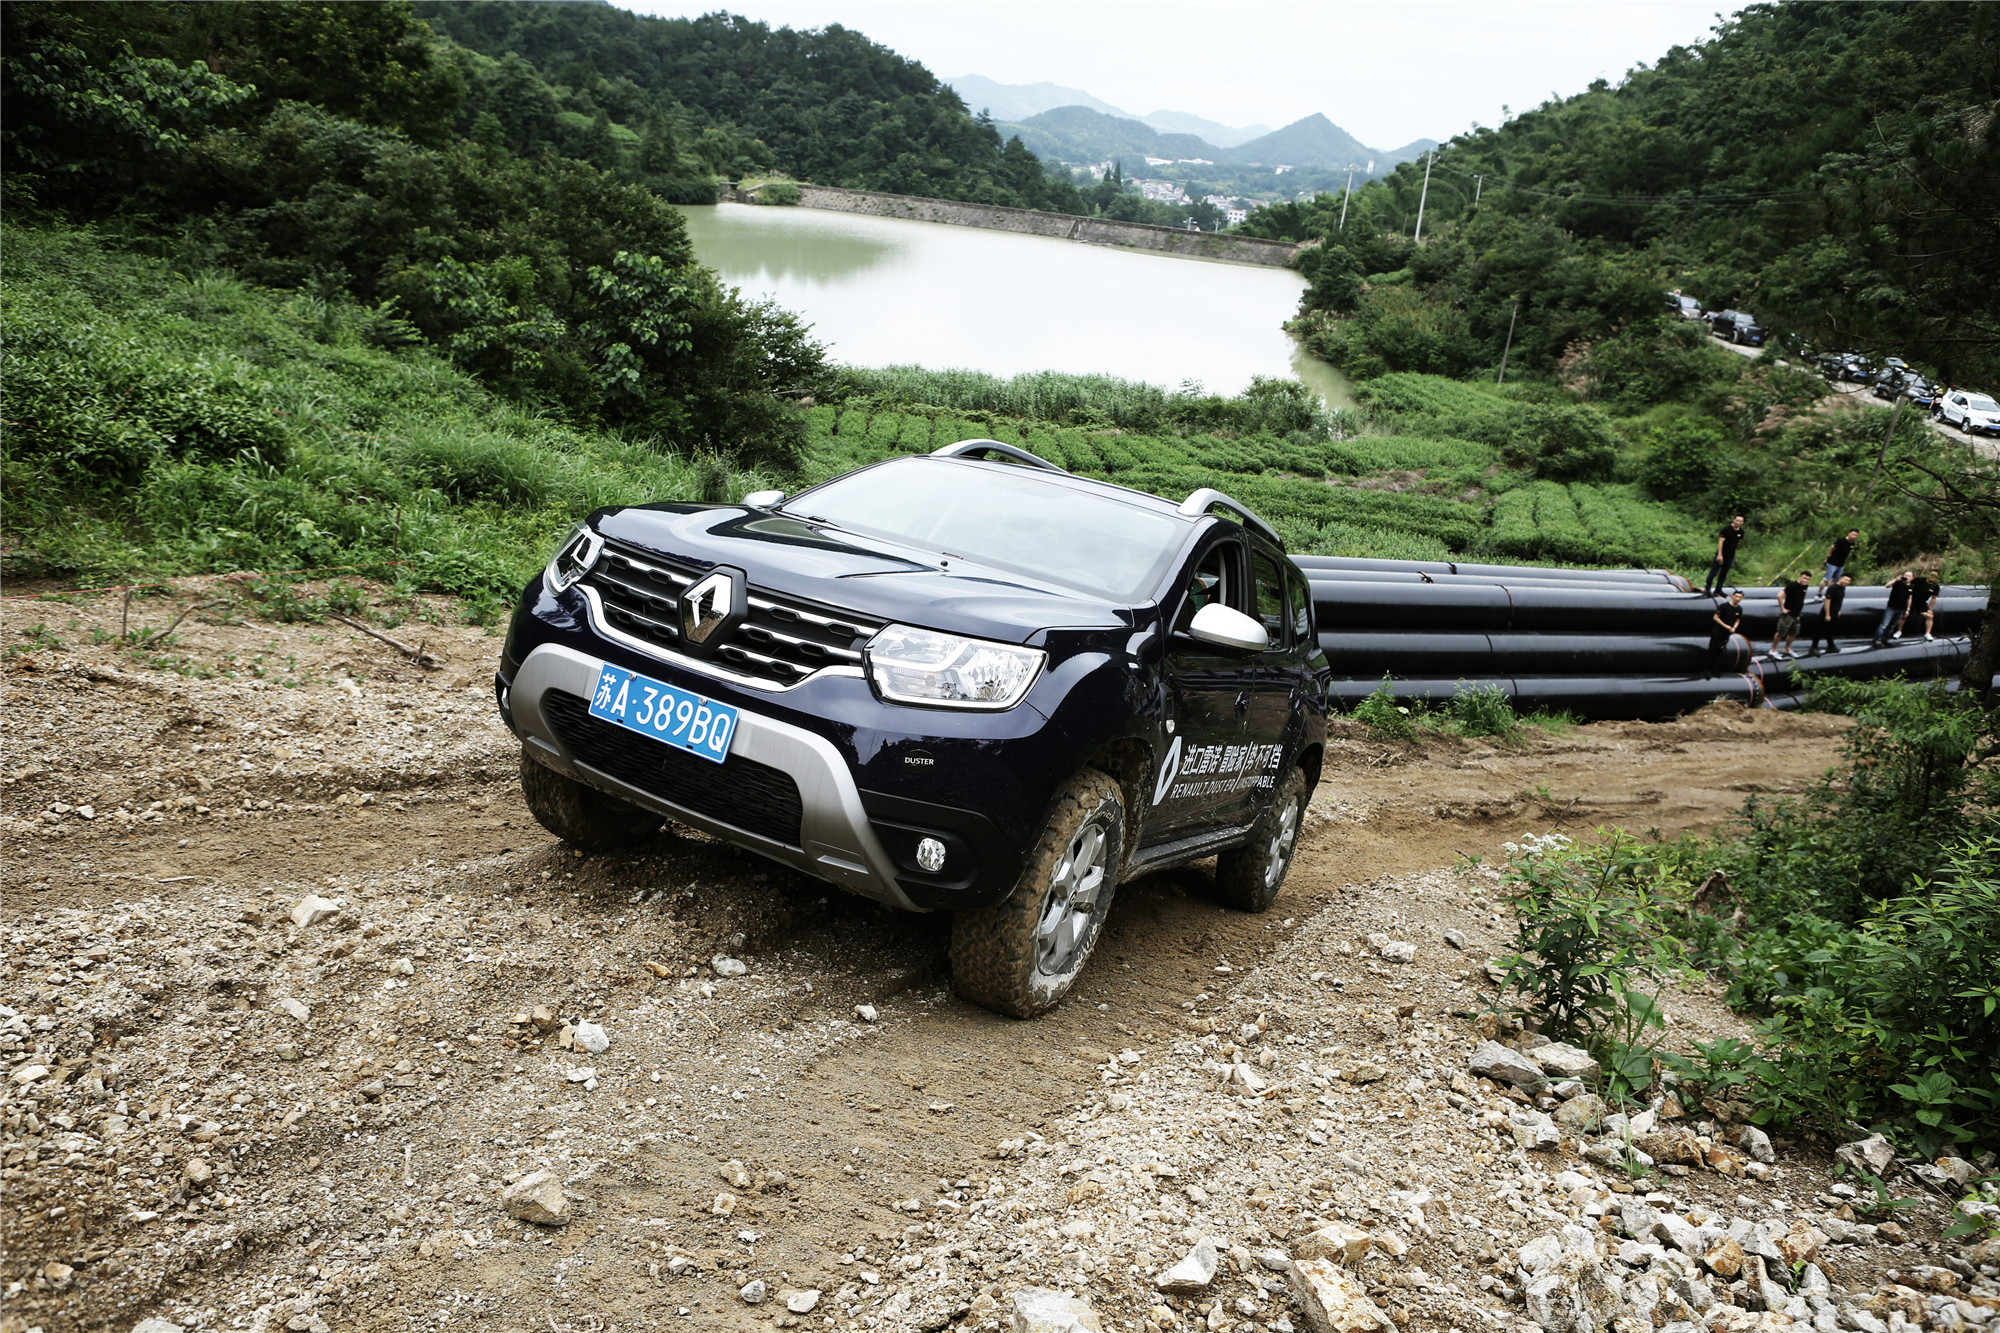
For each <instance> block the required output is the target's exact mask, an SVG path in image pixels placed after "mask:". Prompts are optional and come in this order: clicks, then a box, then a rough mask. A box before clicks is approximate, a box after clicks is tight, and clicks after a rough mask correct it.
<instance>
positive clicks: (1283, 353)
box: [683, 204, 1354, 407]
mask: <svg viewBox="0 0 2000 1333" xmlns="http://www.w3.org/2000/svg"><path fill="white" fill-rule="evenodd" d="M683 212H684V213H685V214H686V215H687V220H688V234H689V236H690V237H691V238H692V239H693V241H694V248H695V254H696V255H697V256H698V257H699V258H700V259H701V261H702V262H703V263H704V264H707V265H709V266H710V267H711V268H714V269H715V270H716V271H717V272H718V273H720V274H721V275H722V277H723V279H724V280H725V281H727V282H730V283H732V284H734V285H736V286H739V287H741V288H742V289H743V291H744V294H745V295H749V296H766V295H768V296H771V297H774V298H776V300H777V301H778V303H779V304H781V305H783V306H785V307H786V308H788V309H791V310H796V311H798V312H800V313H801V314H803V315H804V316H805V318H806V319H807V320H809V321H810V322H811V323H812V325H813V332H814V336H816V337H817V338H819V339H820V340H821V341H823V342H825V343H827V344H829V345H830V347H831V349H832V354H833V356H834V358H835V359H836V360H840V361H844V362H847V363H848V364H850V365H857V366H888V365H900V364H914V365H920V366H928V367H931V368H933V369H940V370H942V369H949V368H965V369H970V370H983V371H986V372H987V373H989V374H993V375H1016V374H1019V373H1021V372H1022V371H1029V370H1060V371H1066V372H1069V373H1072V374H1103V375H1116V376H1119V377H1120V378H1123V379H1130V380H1142V381H1145V382H1147V383H1151V384H1159V385H1164V386H1166V387H1168V388H1175V387H1178V386H1179V385H1181V384H1182V383H1185V382H1191V383H1194V384H1199V385H1200V386H1202V387H1203V388H1204V389H1206V390H1207V391H1209V392H1212V393H1235V392H1237V391H1238V390H1240V389H1242V388H1244V387H1245V386H1246V385H1248V384H1249V383H1250V377H1251V376H1253V375H1271V376H1285V375H1295V376H1297V377H1298V378H1300V379H1302V380H1304V381H1305V383H1306V384H1308V385H1309V386H1311V387H1312V388H1313V389H1314V390H1315V391H1316V392H1317V393H1319V395H1320V396H1321V397H1322V398H1324V399H1325V400H1326V401H1327V403H1328V404H1329V405H1331V406H1335V407H1351V406H1353V403H1354V399H1353V394H1352V389H1351V386H1350V385H1349V384H1348V382H1347V379H1346V377H1345V376H1343V375H1342V374H1341V373H1340V372H1339V371H1337V370H1335V369H1334V368H1333V367H1332V366H1329V365H1327V364H1326V363H1325V362H1323V361H1321V360H1319V359H1318V358H1316V357H1312V356H1308V355H1307V354H1306V353H1305V352H1303V351H1301V350H1300V349H1299V347H1298V345H1297V344H1296V343H1294V342H1293V341H1292V340H1291V338H1290V337H1288V336H1287V335H1286V334H1285V332H1284V330H1283V328H1282V327H1281V326H1282V325H1283V323H1284V321H1285V320H1287V319H1289V318H1291V316H1292V315H1293V314H1294V313H1296V311H1297V309H1298V300H1299V292H1300V291H1301V290H1302V289H1303V287H1304V282H1303V280H1302V279H1301V278H1300V277H1299V276H1298V274H1296V273H1293V272H1291V271H1290V270H1287V269H1278V268H1259V267H1253V266H1251V265H1247V264H1224V263H1214V262H1209V261H1206V260H1199V259H1183V258H1179V257H1176V256H1171V255H1156V254H1146V253H1141V252H1137V251H1131V250H1123V249H1116V248H1113V247H1110V246H1099V245H1082V244H1079V243H1077V242H1075V241H1063V240H1056V239H1053V238H1050V237H1043V236H1020V235H1016V234H1015V233H1013V232H1003V231H987V230H984V229H982V228H978V227H956V226H948V225H945V224H942V223H933V222H906V221H902V220H900V219H896V218H877V217H867V216H862V215H859V214H853V213H834V212H826V211H822V210H819V209H809V208H762V207H755V206H750V205H743V204H719V205H717V206H716V207H714V208H689V209H684V210H683Z"/></svg>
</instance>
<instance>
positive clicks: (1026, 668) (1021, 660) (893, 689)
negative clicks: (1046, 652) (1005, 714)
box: [868, 625, 1042, 709]
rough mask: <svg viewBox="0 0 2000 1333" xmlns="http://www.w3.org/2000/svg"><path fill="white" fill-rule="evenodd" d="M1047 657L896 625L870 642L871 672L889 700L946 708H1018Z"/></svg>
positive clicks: (1010, 646) (1030, 650) (1008, 645)
mask: <svg viewBox="0 0 2000 1333" xmlns="http://www.w3.org/2000/svg"><path fill="white" fill-rule="evenodd" d="M1041 669H1042V654H1041V652H1040V650H1038V649H1034V648H1021V647H1017V646H1015V645H1014V644H1011V643H989V642H988V641H987V640H985V639H967V638H962V637H960V636H959V635H956V634H939V633H938V632H937V631H935V630H928V629H915V628H913V627H911V626H909V625H891V626H889V627H888V628H886V629H884V630H883V631H882V632H881V633H879V634H877V635H876V636H875V637H874V638H872V639H870V640H869V641H868V672H869V675H870V676H872V677H873V678H874V681H875V688H876V689H877V690H878V691H880V692H881V695H882V697H883V698H884V699H888V700H890V701H892V702H894V703H899V704H930V705H933V706H941V707H945V708H991V709H1000V708H1012V707H1013V706H1014V705H1015V704H1017V703H1019V702H1021V698H1022V696H1023V695H1025V694H1027V692H1028V687H1029V686H1030V685H1032V684H1034V683H1035V676H1036V675H1037V674H1038V673H1039V672H1040V671H1041Z"/></svg>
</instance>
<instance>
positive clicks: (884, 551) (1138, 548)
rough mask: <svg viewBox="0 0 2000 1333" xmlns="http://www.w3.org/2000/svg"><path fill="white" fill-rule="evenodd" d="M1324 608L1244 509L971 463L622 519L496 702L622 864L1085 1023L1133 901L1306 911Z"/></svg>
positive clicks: (544, 807)
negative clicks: (1104, 933)
mask: <svg viewBox="0 0 2000 1333" xmlns="http://www.w3.org/2000/svg"><path fill="white" fill-rule="evenodd" d="M1328 678H1329V668H1328V666H1327V660H1326V657H1325V655H1324V654H1323V653H1322V652H1321V650H1320V647H1319V641H1318V638H1317V636H1316V634H1315V631H1314V627H1313V612H1312V593H1311V588H1310V585H1309V584H1308V583H1307V581H1306V577H1305V575H1304V574H1303V573H1301V572H1300V570H1299V568H1298V566H1297V565H1295V564H1293V563H1292V561H1291V560H1290V559H1289V558H1288V557H1287V556H1286V554H1285V549H1284V544H1283V542H1282V541H1281V540H1280V538H1279V537H1278V535H1277V533H1276V532H1275V531H1274V530H1273V529H1272V528H1271V526H1270V525H1269V524H1267V523H1266V522H1264V520H1263V519H1261V518H1259V517H1258V516H1257V515H1255V514H1254V513H1252V512H1251V511H1249V510H1248V509H1246V508H1244V507H1243V506H1242V505H1240V504H1238V503H1237V502H1236V501H1234V500H1231V499H1230V498H1229V497H1228V496H1226V495H1223V494H1221V493H1220V492H1218V491H1213V490H1206V489H1204V490H1198V491H1196V492H1194V493H1193V494H1192V495H1190V496H1188V497H1187V499H1186V500H1184V501H1181V502H1180V503H1178V504H1176V503H1175V502H1173V501H1171V500H1163V499H1161V498H1159V497H1158V496H1153V495H1147V494H1143V493H1141V492H1139V491H1132V490H1127V489H1125V488H1124V487H1122V486H1114V485H1112V484H1110V483H1108V482H1102V481H1092V480H1088V479H1086V478H1083V477H1077V476H1072V475H1071V474H1069V473H1068V472H1065V471H1064V470H1063V469H1061V468H1059V467H1056V466H1055V465H1054V464H1052V463H1048V462H1045V461H1043V460H1042V459H1040V458H1037V457H1036V456H1035V455H1033V454H1031V453H1029V452H1027V451H1026V450H1023V449H1020V448H1017V447H1015V446H1012V445H1007V444H1002V443H999V442H997V441H993V440H965V441H961V442H959V443H957V444H953V445H947V446H945V447H944V448H942V449H940V450H938V451H937V452H936V453H934V454H930V455H924V456H918V457H905V458H895V459H890V460H888V461H886V462H881V463H875V464H872V465H870V466H867V467H863V468H860V469H857V470H856V471H853V472H848V473H845V474H843V475H841V476H837V477H834V478H832V479H831V480H829V481H825V482H822V483H820V484H819V485H817V486H814V487H812V488H810V489H808V490H806V491H803V492H801V493H800V494H798V495H797V496H794V497H792V498H791V499H789V500H788V499H786V498H785V495H784V493H783V492H780V491H763V492H758V493H755V494H752V495H749V496H746V497H745V498H744V500H743V502H742V503H741V504H721V505H717V504H651V505H633V506H617V507H612V508H607V509H600V510H598V511H596V512H595V513H593V514H592V515H591V516H590V518H589V520H588V521H587V522H585V523H583V524H581V525H579V526H578V527H577V528H576V529H575V530H574V531H573V532H571V533H570V535H569V536H568V537H566V538H564V540H563V542H562V544H561V545H560V546H559V547H557V549H556V554H555V555H554V557H553V558H552V559H551V560H550V561H549V564H548V568H547V569H545V570H544V571H543V572H542V573H541V574H540V575H538V576H536V578H535V579H534V580H533V581H532V582H530V583H529V584H528V586H527V588H526V590H525V591H524V592H523V593H522V596H521V601H520V604H519V606H518V607H517V608H516V610H515V613H514V619H513V624H512V626H511V627H510V629H509V630H508V634H507V640H506V647H505V648H504V650H503V652H502V656H501V662H500V668H499V671H498V673H497V676H496V678H495V681H494V687H495V692H496V697H497V699H498V702H499V706H500V712H501V715H502V716H503V717H504V719H505V720H506V722H507V725H508V726H509V727H510V728H511V729H512V730H513V731H514V733H515V735H516V736H517V737H519V739H520V741H521V789H522V794H523V796H524V797H525V798H526V801H527V805H528V808H529V810H530V811H531V812H533V814H534V816H535V818H536V819H537V820H539V821H540V822H541V824H542V826H543V827H544V828H546V829H548V830H549V831H550V832H551V833H554V834H555V835H556V836H558V837H560V838H563V839H565V840H567V841H569V842H571V843H573V844H575V845H576V846H578V847H580V848H584V849H588V850H602V849H607V848H611V847H615V846H621V845H626V844H630V843H635V842H638V841H641V840H643V839H645V838H647V837H649V836H651V834H652V833H653V832H654V831H655V830H656V829H658V828H659V826H660V824H661V823H662V821H663V820H666V819H673V820H676V821H678V822H680V823H683V824H688V825H692V826H694V827H696V828H699V829H703V830H706V831H707V832H709V833H711V834H713V835H715V836H716V837H718V838H721V839H723V840H725V841H727V842H731V843H734V844H736V845H737V846H739V847H744V848H747V849H749V850H751V851H754V852H757V853H759V854H760V855H762V856H766V857H769V858H770V859H771V860H774V861H778V862H781V863H783V864H785V865H787V866H791V867H793V868H794V869H796V870H800V871H803V872H805V873H806V874H809V875H814V876H817V877H819V878H821V879H824V880H829V881H831V882H832V883H834V884H836V885H838V886H840V887H841V888H844V889H847V890H849V891H851V892H854V893H857V894H859V895H861V896H863V897H867V898H872V899H874V900H876V901H878V902H881V903H884V904H886V905H889V906H891V907H896V908H901V909H903V910H906V911H945V912H951V913H954V919H953V923H952V943H951V960H952V976H953V981H954V984H955V985H956V986H957V988H958V990H959V993H960V994H962V995H964V996H965V997H966V998H967V999H970V1000H972V1001H974V1002H976V1003H978V1004H981V1005H984V1006H986V1007H987V1008H989V1009H994V1010H997V1011H999V1012H1001V1013H1006V1014H1013V1015H1016V1016H1018V1017H1024V1018H1025V1017H1030V1016H1033V1015H1035V1014H1039V1013H1042V1012H1045V1011H1046V1010H1048V1009H1050V1008H1052V1007H1054V1006H1055V1004H1056V1003H1057V1002H1058V1001H1060V1000H1061V999H1062V997H1063V996H1064V995H1065V994H1066V993H1067V992H1068V991H1069V989H1070V987H1071V985H1072V983H1073V982H1074V981H1075V980H1076V977H1077V974H1078V973H1079V972H1080V971H1081V970H1082V968H1083V966H1084V963H1085V961H1086V960H1087V959H1088V958H1089V957H1090V953H1091V950H1092V948H1093V947H1094V946H1095V944H1096V943H1097V939H1098V935H1099V932H1100V931H1101V930H1102V928H1103V924H1104V919H1105V915H1106V913H1107V911H1108V910H1109V908H1110V905H1111V898H1112V892H1113V890H1114V889H1115V888H1116V886H1117V885H1118V884H1120V883H1122V882H1123V881H1125V880H1128V879H1131V878H1133V877H1135V876H1137V875H1142V874H1147V873H1150V872H1152V871H1155V870H1162V869H1166V868H1168V867H1171V866H1178V865H1184V864H1186V863H1187V862H1190V861H1195V860H1200V859H1202V858H1204V857H1210V856H1213V857H1215V858H1216V870H1215V878H1214V881H1213V884H1214V892H1215V894H1216V896H1217V897H1218V898H1219V899H1220V900H1221V901H1222V902H1223V903H1225V904H1226V905H1228V906H1232V907H1236V908H1240V909H1242V910H1245V911H1252V912H1261V911H1263V910H1264V909H1266V908H1267V907H1269V906H1270V905H1271V901H1272V899H1273V898H1275V897H1276V896H1277V894H1278V890H1279V889H1280V887H1281V886H1282V885H1283V884H1284V881H1285V874H1286V871H1287V870H1288V868H1289V867H1290V865H1291V860H1292V854H1293V851H1294V849H1295V848H1296V846H1297V840H1298V836H1299V832H1300V827H1301V823H1302V821H1303V819H1304V815H1305V808H1306V801H1307V799H1308V797H1309V796H1310V795H1311V792H1312V789H1313V784H1314V783H1315V782H1316V781H1317V780H1318V777H1319V771H1320V763H1321V759H1322V756H1323V755H1324V753H1325V749H1326V712H1327V689H1328Z"/></svg>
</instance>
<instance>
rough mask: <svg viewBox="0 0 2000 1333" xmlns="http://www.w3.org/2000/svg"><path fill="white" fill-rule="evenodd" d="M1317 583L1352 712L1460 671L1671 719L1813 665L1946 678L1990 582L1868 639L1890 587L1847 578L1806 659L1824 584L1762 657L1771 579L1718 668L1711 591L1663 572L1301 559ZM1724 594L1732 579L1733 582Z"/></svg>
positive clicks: (1526, 693) (1762, 701)
mask: <svg viewBox="0 0 2000 1333" xmlns="http://www.w3.org/2000/svg"><path fill="white" fill-rule="evenodd" d="M1297 560H1298V564H1299V567H1300V568H1301V569H1303V570H1304V571H1305V573H1306V577H1307V578H1308V579H1309V580H1310V581H1311V583H1312V596H1313V609H1314V614H1315V617H1316V619H1317V622H1318V625H1319V641H1320V645H1321V647H1323V648H1324V649H1325V650H1326V655H1327V660H1328V662H1329V663H1330V664H1331V666H1332V669H1333V694H1334V697H1335V699H1336V700H1337V701H1338V702H1339V703H1340V705H1341V706H1342V707H1345V708H1351V707H1353V706H1354V705H1355V704H1356V703H1358V702H1359V701H1360V700H1362V699H1363V698H1366V697H1367V696H1368V695H1369V694H1372V693H1373V692H1374V691H1375V690H1376V689H1378V688H1379V687H1380V686H1381V684H1382V677H1383V676H1384V675H1385V674H1386V675H1388V676H1389V677H1391V684H1392V687H1393V689H1394V690H1395V694H1396V698H1397V701H1398V702H1399V703H1405V704H1409V703H1422V702H1428V703H1432V704H1441V703H1443V702H1444V701H1446V700H1448V699H1449V698H1451V696H1452V695H1453V694H1454V693H1456V692H1457V689H1458V686H1459V682H1461V681H1465V682H1470V683H1472V684H1475V685H1497V686H1499V687H1500V688H1501V689H1502V690H1503V691H1505V692H1506V693H1507V695H1508V696H1509V697H1510V698H1511V699H1513V701H1514V706H1515V708H1516V709H1517V710H1519V711H1521V712H1532V711H1534V710H1535V709H1538V708H1545V709H1549V710H1566V711H1568V712H1571V713H1575V714H1577V715H1578V716H1580V717H1586V718H1630V719H1651V718H1661V717H1671V716H1674V715H1676V714H1679V713H1683V712H1687V711H1689V710H1690V709H1694V708H1699V707H1701V706H1702V705H1703V704H1705V703H1708V702H1709V701H1711V700H1714V699H1737V700H1740V701H1741V702H1743V703H1745V704H1750V705H1764V706H1769V707H1778V708H1785V707H1792V706H1795V705H1796V704H1797V703H1798V702H1799V701H1800V699H1801V698H1802V696H1803V693H1804V689H1805V686H1806V683H1807V680H1808V679H1809V678H1810V677H1811V676H1813V675H1816V674H1829V675H1840V676H1848V677H1854V678H1858V679H1860V678H1871V677H1879V676H1889V675H1895V674H1898V673H1901V674H1903V675H1905V676H1908V677H1910V678H1912V679H1918V678H1924V677H1932V676H1946V675H1955V674H1956V673H1957V672H1958V670H1959V668H1960V667H1961V666H1962V665H1963V664H1964V661H1965V657H1966V654H1967V652H1968V650H1969V648H1970V640H1971V635H1972V634H1973V632H1974V631H1975V630H1976V629H1977V628H1978V625H1979V620H1980V617H1981V616H1982V615H1984V614H1985V611H1986V589H1984V588H1981V587H1977V586H1970V587H1967V586H1952V587H1946V588H1945V589H1944V590H1943V591H1942V593H1940V595H1939V597H1938V599H1937V604H1936V610H1937V615H1936V619H1935V623H1934V624H1933V626H1932V634H1933V635H1934V638H1933V639H1932V640H1931V641H1929V642H1926V641H1924V639H1923V637H1922V629H1921V626H1920V625H1919V624H1918V622H1916V621H1912V622H1911V624H1910V626H1908V627H1906V630H1905V637H1904V638H1903V639H1901V640H1897V641H1892V642H1890V643H1889V644H1888V646H1886V647H1883V648H1875V647H1873V646H1872V645H1871V640H1872V638H1873V636H1874V633H1875V630H1876V626H1877V625H1878V623H1879V622H1880V620H1881V618H1882V612H1883V609H1884V608H1885V607H1886V605H1887V604H1888V597H1889V592H1888V589H1886V588H1880V587H1876V588H1864V587H1850V588H1849V589H1848V590H1847V598H1846V601H1845V603H1844V604H1843V606H1842V609H1841V615H1840V618H1839V619H1838V620H1837V621H1836V622H1835V625H1834V636H1835V642H1836V643H1837V645H1838V646H1839V648H1840V651H1839V652H1838V653H1826V652H1824V651H1822V652H1821V654H1820V655H1818V656H1808V655H1807V647H1808V644H1809V643H1810V636H1811V633H1812V631H1813V630H1814V629H1815V628H1817V621H1818V619H1819V598H1818V595H1817V592H1816V591H1815V593H1814V594H1813V595H1812V596H1811V597H1809V598H1808V600H1807V605H1806V615H1805V617H1804V620H1803V623H1802V628H1801V630H1800V633H1799V636H1798V638H1797V640H1796V641H1795V642H1794V644H1793V648H1794V650H1795V651H1796V652H1798V653H1799V654H1800V656H1799V657H1798V658H1797V659H1796V660H1790V659H1780V660H1776V661H1770V660H1761V659H1759V657H1758V656H1757V654H1759V653H1761V652H1764V651H1766V650H1768V649H1769V648H1770V646H1771V635H1772V633H1773V632H1774V631H1775V630H1776V629H1777V623H1778V589H1776V588H1744V589H1742V592H1743V594H1744V597H1743V625H1742V630H1741V632H1740V633H1739V634H1737V635H1736V636H1735V637H1734V638H1733V639H1732V640H1731V641H1730V643H1729V645H1728V647H1727V648H1726V649H1725V650H1724V652H1723V654H1722V659H1721V661H1720V662H1719V663H1718V664H1716V666H1715V667H1714V670H1713V673H1712V674H1711V672H1710V670H1709V667H1708V661H1707V659H1708V636H1709V630H1710V628H1711V626H1712V617H1713V616H1714V614H1715V608H1716V607H1717V605H1718V604H1719V599H1717V598H1715V597H1710V596H1705V595H1703V594H1702V593H1700V592H1699V591H1696V590H1695V589H1693V588H1691V587H1690V586H1689V584H1688V581H1687V580H1686V579H1684V578H1681V577H1680V576H1679V575H1677V574H1672V573H1669V572H1668V571H1666V570H1661V569H1545V568H1538V567H1533V566H1525V565H1484V564H1457V563H1447V562H1430V561H1415V560H1369V559H1361V558H1354V557H1342V556H1299V557H1297ZM1732 591H1733V589H1732Z"/></svg>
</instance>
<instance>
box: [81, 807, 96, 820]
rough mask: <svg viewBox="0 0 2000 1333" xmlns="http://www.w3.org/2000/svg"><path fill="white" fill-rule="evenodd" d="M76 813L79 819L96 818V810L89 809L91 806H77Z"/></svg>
mask: <svg viewBox="0 0 2000 1333" xmlns="http://www.w3.org/2000/svg"><path fill="white" fill-rule="evenodd" d="M76 813H77V817H78V818H79V819H95V818H97V811H96V809H95V808H93V807H91V806H88V805H79V806H78V807H77V808H76Z"/></svg>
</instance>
